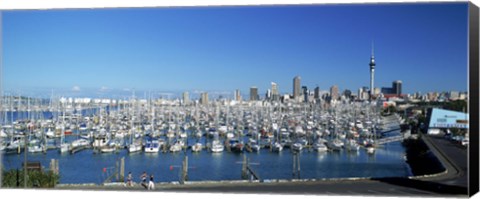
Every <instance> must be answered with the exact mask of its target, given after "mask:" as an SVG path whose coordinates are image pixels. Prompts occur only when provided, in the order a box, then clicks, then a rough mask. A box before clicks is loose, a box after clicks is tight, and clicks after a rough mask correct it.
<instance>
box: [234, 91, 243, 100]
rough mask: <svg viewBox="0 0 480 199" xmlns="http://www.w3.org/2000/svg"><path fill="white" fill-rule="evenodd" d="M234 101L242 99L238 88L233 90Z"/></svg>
mask: <svg viewBox="0 0 480 199" xmlns="http://www.w3.org/2000/svg"><path fill="white" fill-rule="evenodd" d="M235 101H237V102H239V101H242V96H241V94H240V90H239V89H237V90H235Z"/></svg>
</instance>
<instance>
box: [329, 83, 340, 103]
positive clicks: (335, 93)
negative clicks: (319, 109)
mask: <svg viewBox="0 0 480 199" xmlns="http://www.w3.org/2000/svg"><path fill="white" fill-rule="evenodd" d="M330 97H331V98H332V100H337V99H338V86H337V85H333V86H332V87H330Z"/></svg>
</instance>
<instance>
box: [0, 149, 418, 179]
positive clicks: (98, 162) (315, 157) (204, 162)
mask: <svg viewBox="0 0 480 199" xmlns="http://www.w3.org/2000/svg"><path fill="white" fill-rule="evenodd" d="M404 152H405V149H404V147H403V146H402V145H401V143H400V142H392V143H387V144H385V145H383V146H381V147H379V148H377V150H376V152H375V153H374V154H368V153H367V152H366V150H363V149H361V150H359V151H358V152H349V151H346V150H342V151H333V152H316V151H309V150H306V149H304V150H303V151H302V152H301V153H300V167H301V173H300V178H301V179H323V178H346V177H394V176H395V177H398V176H409V175H412V174H411V172H410V168H409V166H408V164H407V163H406V162H405V160H404ZM243 154H245V155H246V156H247V157H248V158H249V159H250V162H251V163H252V165H251V168H252V169H253V170H254V171H255V172H256V173H257V175H259V176H260V178H261V179H287V180H288V179H292V178H294V177H293V175H292V173H293V169H292V168H293V153H292V152H291V151H290V150H287V149H285V150H284V151H282V152H279V153H274V152H271V151H270V150H269V149H262V150H261V151H259V152H258V153H257V152H254V153H249V152H244V153H243ZM243 154H237V153H231V152H227V151H224V152H222V153H210V152H208V151H207V150H203V151H201V152H199V153H192V152H191V151H190V150H187V151H186V152H179V153H162V152H160V153H155V154H149V153H143V152H139V153H134V154H129V153H128V151H127V150H121V151H119V152H117V153H94V152H93V150H91V149H87V150H83V151H80V152H78V153H75V154H60V153H59V152H58V150H49V151H47V152H46V153H28V155H27V158H28V161H38V162H40V163H41V164H42V166H43V167H45V168H46V169H48V165H49V163H50V160H51V159H57V160H58V162H59V169H60V176H61V177H60V183H98V184H100V183H102V182H103V181H104V180H105V179H106V178H107V177H108V176H109V175H111V174H112V173H113V170H114V169H113V168H114V167H115V162H116V161H117V160H119V159H120V158H122V157H125V175H127V173H128V172H132V174H133V177H134V181H136V182H139V181H140V177H139V176H140V175H141V174H142V173H143V172H144V171H145V172H147V173H148V174H153V175H154V176H155V179H156V181H157V182H173V181H178V180H179V177H180V172H181V165H182V161H183V159H184V156H185V155H187V156H188V160H189V173H188V180H189V181H205V180H207V181H210V180H240V179H241V169H242V161H243ZM23 160H24V154H23V153H22V154H9V155H3V157H2V163H3V165H4V167H5V169H7V170H8V169H16V168H19V169H21V168H22V167H21V166H22V165H21V164H22V162H23ZM295 178H296V177H295Z"/></svg>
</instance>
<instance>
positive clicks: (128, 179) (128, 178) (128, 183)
mask: <svg viewBox="0 0 480 199" xmlns="http://www.w3.org/2000/svg"><path fill="white" fill-rule="evenodd" d="M132 180H133V177H132V172H128V176H127V186H128V187H133V183H132Z"/></svg>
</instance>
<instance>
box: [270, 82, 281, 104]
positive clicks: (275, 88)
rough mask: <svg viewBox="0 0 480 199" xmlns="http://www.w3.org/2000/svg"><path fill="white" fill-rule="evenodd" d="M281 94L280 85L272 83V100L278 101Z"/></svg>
mask: <svg viewBox="0 0 480 199" xmlns="http://www.w3.org/2000/svg"><path fill="white" fill-rule="evenodd" d="M279 96H280V94H279V93H278V85H277V83H275V82H272V100H273V101H277V100H278V99H279V98H280V97H279Z"/></svg>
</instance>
